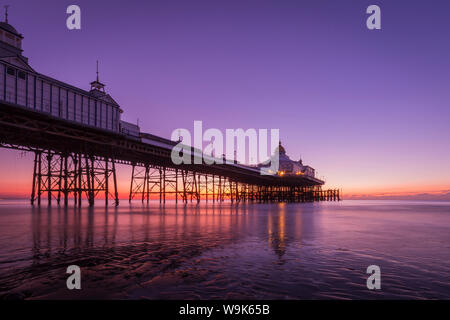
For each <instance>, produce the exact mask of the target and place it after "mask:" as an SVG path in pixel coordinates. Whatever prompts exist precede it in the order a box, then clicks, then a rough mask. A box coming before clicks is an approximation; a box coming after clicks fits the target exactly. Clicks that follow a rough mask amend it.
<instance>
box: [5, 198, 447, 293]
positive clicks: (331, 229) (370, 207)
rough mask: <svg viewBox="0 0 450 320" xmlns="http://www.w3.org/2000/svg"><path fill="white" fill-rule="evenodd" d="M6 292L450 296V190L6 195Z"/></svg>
mask: <svg viewBox="0 0 450 320" xmlns="http://www.w3.org/2000/svg"><path fill="white" fill-rule="evenodd" d="M73 265H75V266H78V267H79V271H80V272H79V279H80V289H73V290H70V289H68V286H67V283H68V279H69V277H70V276H71V275H72V274H71V273H70V272H69V273H68V267H69V266H73ZM370 266H375V268H376V269H377V270H378V271H379V272H377V274H376V276H377V278H376V279H377V281H378V283H379V286H378V287H379V288H374V287H373V286H370V285H368V283H369V282H370V283H372V284H373V283H374V282H373V281H374V278H373V276H374V273H373V270H374V269H373V267H372V269H371V268H369V267H370ZM368 269H369V270H368ZM371 277H372V278H371ZM369 278H370V279H369ZM0 299H258V300H260V299H261V300H265V299H450V202H420V201H390V200H389V201H382V200H374V201H371V200H361V201H358V200H344V201H340V202H320V203H273V204H255V203H239V204H236V203H229V202H224V203H213V202H212V201H210V202H201V203H200V204H195V203H192V204H191V203H188V204H187V205H184V204H180V203H178V204H175V203H174V202H173V201H169V202H167V203H166V204H164V205H163V204H160V203H159V202H157V201H151V202H150V203H149V204H147V203H144V204H143V203H141V202H140V201H133V202H132V203H131V204H130V203H128V202H127V201H122V202H121V204H120V205H119V206H118V207H114V206H113V205H110V206H108V207H105V206H104V204H103V203H101V201H98V203H97V204H96V206H94V207H92V208H90V207H88V206H87V205H85V206H83V207H81V208H77V207H70V206H69V207H67V208H65V207H63V206H57V205H53V206H52V207H47V206H46V205H43V206H41V207H37V206H34V207H33V206H31V205H30V204H29V203H28V202H27V201H19V200H0Z"/></svg>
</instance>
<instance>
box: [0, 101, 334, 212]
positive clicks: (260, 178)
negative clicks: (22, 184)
mask: <svg viewBox="0 0 450 320" xmlns="http://www.w3.org/2000/svg"><path fill="white" fill-rule="evenodd" d="M146 136H147V137H149V136H151V135H148V134H146ZM151 139H152V141H155V142H160V144H159V145H158V143H155V144H149V143H144V142H142V141H140V140H139V139H136V138H135V137H130V136H128V135H124V134H123V133H120V132H113V131H110V130H104V129H101V128H96V127H93V126H86V125H83V124H79V123H77V122H74V121H70V120H65V119H60V118H57V117H54V116H52V115H50V114H44V113H42V112H39V111H35V110H33V109H29V108H24V107H22V106H19V105H15V104H11V103H5V102H0V146H1V147H4V148H11V149H16V150H22V151H29V152H33V153H34V155H35V159H34V170H33V182H32V194H31V203H32V204H37V205H41V203H42V202H43V200H44V199H45V200H46V201H47V203H48V205H51V204H52V203H54V202H56V203H57V204H64V205H69V201H73V204H74V205H77V206H81V204H82V200H83V199H85V200H87V201H88V203H89V205H91V206H92V205H94V200H95V199H96V198H97V197H102V198H103V199H104V201H105V204H106V205H108V204H109V203H111V202H112V203H114V204H116V205H118V203H119V196H118V190H117V176H116V164H126V165H130V166H132V176H131V183H130V190H129V200H130V201H131V200H133V199H139V200H141V201H142V202H147V203H148V202H149V200H150V199H155V198H156V199H159V201H160V202H161V203H165V202H166V200H167V199H169V198H171V199H174V200H175V201H176V202H177V203H178V202H182V203H188V202H197V203H198V202H200V200H205V201H211V202H223V201H226V200H227V201H231V202H258V203H264V202H309V201H339V200H340V194H339V190H334V189H333V190H322V185H323V184H324V182H323V181H321V180H319V179H317V178H315V177H311V176H306V175H300V176H279V175H261V174H260V173H259V170H256V169H255V168H252V167H247V166H244V165H237V164H212V165H207V164H201V165H199V164H192V165H186V164H181V165H175V164H174V163H173V162H172V160H171V148H170V147H164V146H161V145H164V144H166V145H172V146H173V145H175V144H176V142H172V141H170V140H167V139H164V138H160V137H156V136H151ZM192 163H193V162H192Z"/></svg>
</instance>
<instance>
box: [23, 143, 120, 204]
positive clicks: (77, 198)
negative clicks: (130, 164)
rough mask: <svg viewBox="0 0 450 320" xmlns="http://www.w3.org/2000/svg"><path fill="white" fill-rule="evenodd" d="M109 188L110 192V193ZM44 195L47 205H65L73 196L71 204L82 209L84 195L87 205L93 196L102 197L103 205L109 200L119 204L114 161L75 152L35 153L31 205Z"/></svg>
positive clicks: (39, 202)
mask: <svg viewBox="0 0 450 320" xmlns="http://www.w3.org/2000/svg"><path fill="white" fill-rule="evenodd" d="M111 185H112V190H111ZM44 194H47V203H48V205H51V204H52V202H53V201H54V200H56V202H57V204H58V205H60V204H61V198H62V197H63V199H64V205H65V206H67V205H68V204H69V198H70V197H72V198H73V200H74V205H78V206H81V204H82V199H83V194H84V195H85V198H86V199H87V200H88V203H89V205H90V206H93V205H94V200H95V197H96V196H98V195H99V194H102V195H103V196H104V198H105V204H106V205H108V200H109V199H110V198H113V199H114V203H115V205H118V204H119V195H118V190H117V176H116V168H115V162H114V161H113V160H112V159H109V158H102V157H93V156H88V155H83V154H76V153H67V154H63V153H56V152H53V151H46V150H37V151H35V159H34V171H33V185H32V193H31V204H33V205H34V204H35V202H37V204H38V205H41V201H42V197H43V196H44Z"/></svg>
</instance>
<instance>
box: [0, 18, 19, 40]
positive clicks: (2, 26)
mask: <svg viewBox="0 0 450 320" xmlns="http://www.w3.org/2000/svg"><path fill="white" fill-rule="evenodd" d="M0 29H3V30H5V31H8V32H10V33H12V34H14V35H15V36H17V37H20V38H23V37H22V35H21V34H20V33H19V32H18V31H17V30H16V28H14V27H13V26H12V25H10V24H9V23H6V22H0Z"/></svg>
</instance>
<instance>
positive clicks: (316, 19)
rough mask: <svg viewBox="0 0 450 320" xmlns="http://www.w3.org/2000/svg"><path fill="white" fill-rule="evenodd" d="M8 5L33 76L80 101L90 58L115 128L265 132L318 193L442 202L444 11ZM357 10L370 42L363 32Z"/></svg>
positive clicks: (447, 114)
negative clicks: (301, 166) (74, 24)
mask: <svg viewBox="0 0 450 320" xmlns="http://www.w3.org/2000/svg"><path fill="white" fill-rule="evenodd" d="M11 4H12V5H11V7H10V11H9V12H10V14H9V22H10V23H11V24H12V25H13V26H14V27H16V29H18V31H19V32H21V33H22V34H23V35H24V37H25V39H24V42H23V48H24V55H25V56H28V57H29V58H30V64H31V66H32V67H34V68H35V70H37V71H38V72H41V73H44V74H46V75H49V76H52V77H55V78H57V79H59V80H62V81H65V82H68V83H70V84H73V85H76V86H79V87H81V88H85V89H89V82H90V81H92V80H94V78H95V61H96V60H97V59H99V60H100V77H101V79H100V80H101V81H102V82H104V83H105V84H106V85H107V91H108V93H110V94H111V95H112V96H113V97H114V98H115V99H116V100H117V101H118V102H119V104H120V105H121V106H122V108H123V109H124V111H125V112H124V114H123V119H124V120H127V121H130V122H136V120H137V118H139V121H140V125H141V129H142V130H143V131H147V132H150V133H153V134H157V135H162V136H165V137H170V134H171V132H172V130H174V129H175V128H178V127H183V128H187V129H190V130H192V128H193V121H194V120H203V123H204V128H211V127H214V128H219V129H225V128H239V127H242V128H244V129H246V128H279V129H280V136H281V141H282V142H283V145H284V146H285V148H286V150H287V152H288V154H289V155H290V156H291V158H293V159H295V160H297V159H298V158H299V157H300V156H302V158H303V160H304V162H305V163H307V164H310V165H312V166H313V167H315V168H316V169H317V170H318V172H319V175H320V176H325V178H326V180H327V185H328V186H330V187H342V188H343V189H344V191H347V192H350V193H373V192H379V191H392V192H395V191H418V192H419V191H420V192H421V191H424V190H425V191H426V190H428V191H437V190H445V189H447V190H450V147H449V141H450V126H449V122H450V121H449V120H450V103H449V101H450V99H449V98H450V90H449V89H450V87H449V86H450V83H449V79H450V41H449V34H450V22H449V20H448V14H449V10H450V2H448V1H433V2H432V4H431V3H430V2H429V1H412V0H411V1H400V0H396V1H364V0H353V1H349V0H339V1H337V0H329V1H317V0H314V1H313V0H310V1H300V0H297V1H284V0H281V1H280V0H276V1H261V0H258V1H247V0H239V1H238V0H227V1H211V0H209V1H194V0H183V1H167V0H165V1H133V0H129V1H106V0H105V1H100V0H95V1H92V0H90V1H61V0H53V1H50V0H48V1H45V0H40V1H30V0H27V1H23V0H15V1H14V2H13V3H11ZM70 4H78V5H79V6H80V7H81V10H82V30H81V31H69V30H68V29H67V28H66V26H65V20H66V18H67V14H66V13H65V11H66V8H67V6H68V5H70ZM371 4H377V5H379V6H380V7H381V10H382V30H380V31H370V30H368V29H367V28H366V25H365V20H366V18H367V16H368V15H367V14H366V13H365V10H366V8H367V7H368V6H369V5H371ZM1 14H2V15H3V8H1ZM0 155H1V156H2V157H3V158H4V159H6V160H5V161H2V166H1V167H0V171H3V172H0V174H1V173H4V174H5V176H7V174H6V173H7V172H11V171H13V170H16V172H17V169H20V168H26V170H28V171H29V172H28V171H26V177H27V178H26V181H24V183H26V184H30V182H31V162H30V161H29V160H30V159H31V157H28V158H27V159H26V160H17V153H14V152H11V151H4V150H2V151H0ZM13 159H16V160H17V161H13V162H14V164H12V162H11V161H10V160H13ZM22 165H23V167H22ZM24 170H25V169H24ZM5 179H6V180H3V181H4V182H3V183H2V184H3V186H0V191H1V189H2V188H1V187H3V189H4V187H5V184H6V183H8V180H7V178H5Z"/></svg>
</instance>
